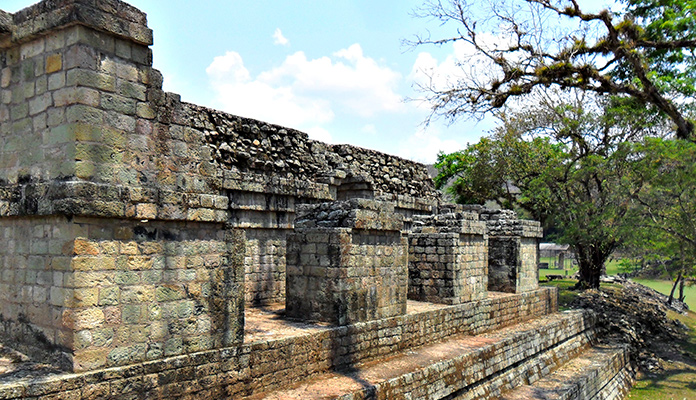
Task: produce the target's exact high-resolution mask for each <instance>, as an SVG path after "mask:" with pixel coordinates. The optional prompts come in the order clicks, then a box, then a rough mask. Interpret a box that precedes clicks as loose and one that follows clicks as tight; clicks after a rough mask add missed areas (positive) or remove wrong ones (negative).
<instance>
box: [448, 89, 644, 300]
mask: <svg viewBox="0 0 696 400" xmlns="http://www.w3.org/2000/svg"><path fill="white" fill-rule="evenodd" d="M576 94H577V97H575V98H566V99H565V100H566V101H565V102H560V103H558V97H556V96H551V97H548V96H547V97H542V98H539V99H537V101H536V102H535V104H534V105H532V106H529V107H528V108H526V109H525V110H521V111H517V112H511V113H507V114H502V115H500V118H501V125H500V127H499V128H498V129H496V131H495V132H494V134H493V135H492V136H491V137H489V138H483V139H482V140H481V141H480V142H479V143H477V144H474V145H470V146H468V147H467V148H466V149H465V150H462V151H459V152H455V153H451V154H441V155H440V156H439V159H438V163H437V164H436V167H438V169H439V175H438V177H437V179H436V184H437V186H438V187H444V186H446V185H450V189H449V191H450V192H451V193H452V194H453V195H454V196H455V198H456V200H457V201H458V202H462V203H479V204H480V203H483V202H485V201H487V200H491V199H492V200H496V201H498V202H499V203H500V204H501V205H503V206H507V207H519V208H522V209H525V210H528V211H529V212H530V213H531V214H532V216H533V217H535V218H539V219H541V220H543V221H545V222H547V223H549V224H551V225H553V226H554V227H556V228H557V232H558V237H556V238H555V239H556V240H557V241H560V242H564V243H568V244H570V245H571V246H572V247H573V249H574V250H575V253H576V255H577V258H578V263H579V267H580V280H579V287H591V288H596V287H599V278H600V275H601V273H602V270H603V267H604V263H605V261H606V260H607V259H608V257H609V256H610V255H611V253H612V252H613V251H614V250H615V249H616V248H617V247H618V246H619V245H620V244H621V240H622V229H623V228H624V226H625V225H624V216H625V215H626V213H627V212H628V211H629V210H630V209H631V206H632V203H631V199H633V198H635V197H633V196H634V195H635V194H636V193H637V192H638V191H639V190H640V188H641V187H642V184H643V180H642V179H636V176H635V175H634V172H633V167H634V165H633V160H631V157H630V156H629V155H630V154H634V153H632V151H634V148H633V147H632V146H631V145H629V142H627V141H628V140H630V139H632V138H635V137H638V136H642V135H643V134H645V132H644V131H643V122H645V121H641V120H640V118H630V119H622V118H620V115H621V114H619V115H616V114H615V113H613V112H612V111H611V110H612V107H613V103H612V102H610V101H607V100H606V99H597V98H593V97H590V99H589V100H588V98H587V97H588V95H586V94H583V93H581V92H578V93H576ZM624 116H625V114H624ZM619 122H620V123H619ZM511 188H514V190H511Z"/></svg>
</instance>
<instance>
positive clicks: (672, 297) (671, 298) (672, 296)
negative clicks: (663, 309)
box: [667, 271, 682, 305]
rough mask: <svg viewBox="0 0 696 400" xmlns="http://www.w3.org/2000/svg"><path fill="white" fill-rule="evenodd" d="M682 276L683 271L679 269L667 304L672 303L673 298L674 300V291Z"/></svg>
mask: <svg viewBox="0 0 696 400" xmlns="http://www.w3.org/2000/svg"><path fill="white" fill-rule="evenodd" d="M681 277H682V272H681V271H679V275H677V279H676V280H675V281H674V285H672V290H671V291H670V292H669V300H668V301H667V304H669V305H672V300H674V291H675V290H676V289H677V285H678V284H679V281H680V280H681Z"/></svg>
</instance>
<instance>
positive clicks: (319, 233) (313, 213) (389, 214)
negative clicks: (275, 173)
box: [286, 199, 408, 325]
mask: <svg viewBox="0 0 696 400" xmlns="http://www.w3.org/2000/svg"><path fill="white" fill-rule="evenodd" d="M402 225H403V222H402V217H401V216H400V215H398V214H396V213H394V206H393V204H391V203H382V202H377V201H373V200H366V199H352V200H348V201H338V202H332V203H322V204H317V205H301V206H299V207H298V210H297V217H296V219H295V233H294V234H292V235H289V236H288V250H287V283H286V313H287V316H288V317H290V318H295V319H301V320H310V321H323V322H330V323H334V324H339V325H346V324H352V323H356V322H362V321H370V320H375V319H381V318H388V317H393V316H396V315H401V314H404V313H405V312H406V295H407V284H408V282H407V281H408V277H407V256H406V254H407V246H408V244H407V241H406V238H404V237H402V235H401V227H402Z"/></svg>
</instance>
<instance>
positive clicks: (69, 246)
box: [0, 217, 243, 371]
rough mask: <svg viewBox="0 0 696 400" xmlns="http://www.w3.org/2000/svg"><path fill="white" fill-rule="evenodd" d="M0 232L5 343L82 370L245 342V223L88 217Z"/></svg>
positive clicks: (9, 223)
mask: <svg viewBox="0 0 696 400" xmlns="http://www.w3.org/2000/svg"><path fill="white" fill-rule="evenodd" d="M2 232H3V240H6V243H7V244H8V246H6V247H3V248H2V250H0V259H1V260H2V265H1V266H2V270H3V273H2V275H1V278H0V282H2V283H0V285H1V288H2V289H3V290H2V297H1V298H0V299H1V300H2V308H0V312H1V313H2V315H3V318H4V320H5V322H4V323H3V325H2V328H3V333H4V334H3V341H5V342H6V344H13V345H18V347H20V348H22V349H25V350H27V351H28V352H29V353H30V354H35V355H38V356H40V357H41V358H42V359H48V360H53V362H54V363H55V364H57V365H60V366H61V367H63V368H66V369H72V370H76V371H82V370H90V369H95V368H102V367H109V366H118V365H124V364H132V363H136V362H142V361H147V360H153V359H160V358H163V357H166V356H173V355H180V354H185V353H192V352H196V351H201V350H208V349H213V348H220V347H226V346H230V345H234V344H238V343H241V340H242V336H243V320H241V319H240V318H243V299H242V297H241V295H240V293H241V285H240V284H239V282H240V281H243V279H240V277H239V275H241V274H242V270H241V257H239V255H240V253H241V248H240V247H241V246H243V236H240V233H241V232H238V233H234V232H232V231H229V230H227V229H225V227H224V226H222V225H220V224H194V223H176V224H162V223H158V222H155V221H152V222H136V221H127V220H103V219H97V218H85V217H75V218H72V219H68V218H65V217H50V218H31V219H19V218H18V219H4V220H2ZM27 338H29V339H31V341H29V342H27Z"/></svg>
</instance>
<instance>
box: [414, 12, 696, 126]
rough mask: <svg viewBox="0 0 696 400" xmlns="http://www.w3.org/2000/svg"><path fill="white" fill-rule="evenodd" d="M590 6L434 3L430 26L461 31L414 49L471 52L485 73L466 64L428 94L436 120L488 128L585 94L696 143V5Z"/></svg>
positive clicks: (429, 14)
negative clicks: (551, 99)
mask: <svg viewBox="0 0 696 400" xmlns="http://www.w3.org/2000/svg"><path fill="white" fill-rule="evenodd" d="M581 3H582V2H579V1H575V0H558V1H549V0H449V1H429V2H427V3H426V6H425V7H424V9H423V10H421V11H422V12H421V14H422V15H423V16H425V17H431V18H435V19H436V20H439V21H440V22H441V23H442V24H443V25H447V24H448V23H453V24H456V25H457V29H456V31H455V32H454V33H453V34H452V36H450V37H444V38H439V39H432V38H430V37H427V38H419V39H418V40H416V41H415V44H417V45H423V44H435V45H443V44H447V43H453V42H464V43H466V44H467V46H468V48H473V49H474V50H475V56H474V57H473V58H472V59H473V60H474V61H475V62H476V63H478V65H480V66H483V68H482V69H484V70H483V71H479V72H478V73H467V71H466V68H464V67H465V66H467V65H469V63H467V62H462V63H461V65H462V66H463V68H462V74H461V76H458V77H457V79H451V80H448V81H447V82H448V83H447V84H445V85H442V83H441V82H443V80H441V79H431V80H430V81H429V82H430V84H429V85H425V86H423V87H422V89H423V91H424V92H425V93H426V94H427V99H428V100H430V102H431V104H432V110H433V115H436V116H437V115H441V116H445V117H446V118H448V119H450V120H452V121H454V120H456V119H457V118H459V117H461V116H464V117H471V116H473V117H479V118H480V117H482V116H483V115H484V114H486V113H488V112H491V111H494V110H495V109H499V108H501V107H503V106H505V105H507V104H508V103H509V100H511V99H517V98H522V97H528V96H533V95H534V94H535V93H538V92H540V91H545V90H547V89H548V88H550V87H555V88H561V89H563V90H566V89H579V90H583V91H587V92H594V93H598V94H601V95H612V96H615V97H617V98H619V99H622V100H624V102H623V104H622V105H621V107H622V108H623V109H624V111H625V112H628V111H630V112H632V113H637V114H642V116H641V117H642V118H648V117H649V118H654V119H659V120H661V121H663V122H664V121H669V122H670V123H671V124H672V125H671V126H670V128H671V129H672V130H673V131H674V132H675V133H676V136H677V137H680V138H683V139H686V138H691V139H693V138H694V135H693V130H694V124H693V122H692V121H691V119H690V116H691V115H692V114H693V105H692V104H690V103H691V102H689V101H685V100H684V99H686V98H689V97H692V96H693V95H694V94H696V54H694V50H695V49H696V13H695V9H696V5H695V3H694V1H693V0H618V1H617V4H616V9H614V10H611V11H610V10H602V11H599V12H591V11H589V10H587V9H583V8H582V7H583V6H584V4H583V5H581ZM491 37H493V38H497V39H498V40H497V41H492V40H491ZM438 85H441V86H438Z"/></svg>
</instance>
